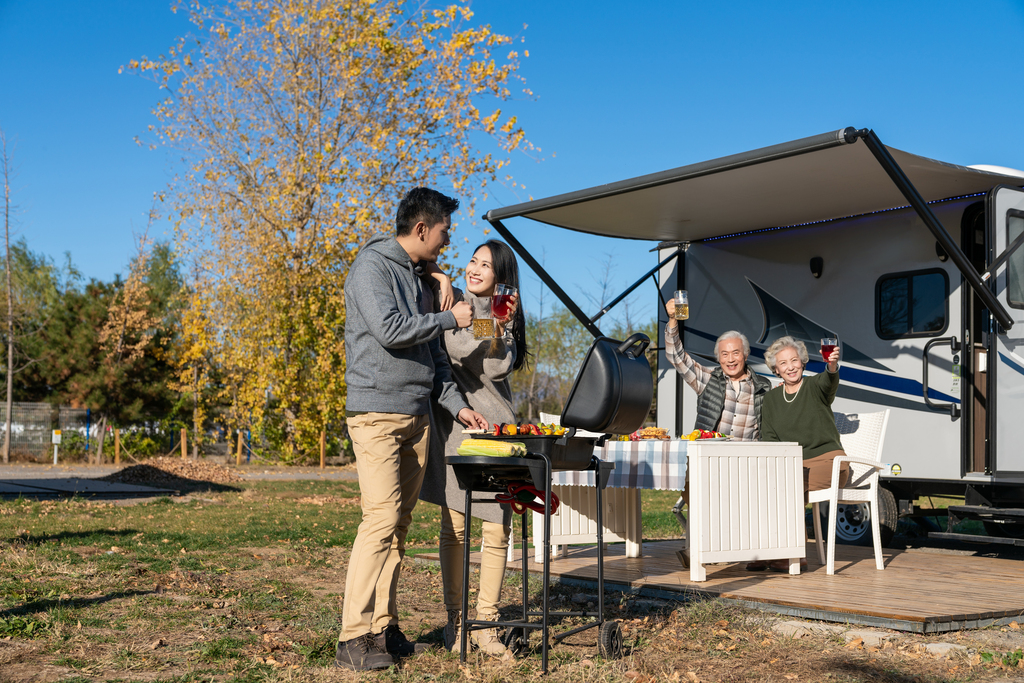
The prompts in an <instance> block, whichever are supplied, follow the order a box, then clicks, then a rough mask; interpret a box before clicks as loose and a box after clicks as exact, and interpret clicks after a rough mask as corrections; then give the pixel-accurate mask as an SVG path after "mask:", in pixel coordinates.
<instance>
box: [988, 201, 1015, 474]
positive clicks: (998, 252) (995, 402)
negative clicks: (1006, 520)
mask: <svg viewBox="0 0 1024 683" xmlns="http://www.w3.org/2000/svg"><path fill="white" fill-rule="evenodd" d="M986 213H987V214H988V220H989V221H990V226H991V228H992V229H991V230H990V231H989V234H990V235H992V237H993V241H994V242H993V243H994V247H995V250H994V253H995V258H993V260H992V263H991V264H990V265H989V268H988V275H989V276H990V277H991V278H994V279H995V293H996V296H997V297H998V299H999V301H1000V302H1001V303H1002V304H1003V306H1004V307H1005V308H1006V310H1007V311H1009V312H1010V316H1011V318H1012V320H1013V326H1012V327H1011V328H1010V329H1008V330H1006V329H1002V326H1000V325H999V324H998V323H996V322H995V321H992V323H991V324H992V325H993V326H994V327H995V332H996V334H995V339H994V342H995V343H994V348H993V351H994V352H995V357H994V358H990V359H989V363H988V367H989V372H990V378H989V381H990V382H992V379H994V380H995V382H994V385H995V392H994V393H992V394H990V397H989V398H990V404H991V406H992V412H993V413H994V415H993V416H992V417H991V418H990V419H992V420H993V422H994V424H993V423H992V422H990V424H992V425H993V427H994V432H995V452H994V454H993V456H994V457H993V458H992V463H993V464H992V469H993V472H994V474H996V475H997V476H1001V477H1007V476H1016V477H1019V476H1024V420H1022V419H1021V415H1024V247H1022V246H1021V245H1022V244H1024V191H1022V190H1021V189H1020V188H1016V187H1006V186H1000V187H996V188H994V189H993V190H992V191H991V192H990V193H989V195H988V200H987V206H986ZM990 386H992V384H990Z"/></svg>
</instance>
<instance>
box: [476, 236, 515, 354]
mask: <svg viewBox="0 0 1024 683" xmlns="http://www.w3.org/2000/svg"><path fill="white" fill-rule="evenodd" d="M482 247H487V248H488V249H490V250H491V268H492V269H493V270H494V281H495V283H501V284H506V285H509V286H510V287H515V288H516V291H517V292H518V293H519V302H518V304H519V305H518V306H516V315H515V318H514V319H513V321H512V340H513V342H514V343H515V345H516V362H515V363H514V364H513V365H512V369H513V370H518V369H519V368H521V367H523V366H524V365H527V359H526V354H527V353H528V350H527V348H526V314H525V313H524V312H523V292H522V289H521V288H520V287H519V263H518V262H517V261H516V255H515V254H514V253H513V252H512V248H511V247H509V246H508V245H507V244H505V243H504V242H502V241H500V240H487V241H486V242H484V243H483V244H481V245H480V246H479V247H477V248H476V249H474V250H473V253H474V254H475V253H476V252H478V251H480V249H481V248H482Z"/></svg>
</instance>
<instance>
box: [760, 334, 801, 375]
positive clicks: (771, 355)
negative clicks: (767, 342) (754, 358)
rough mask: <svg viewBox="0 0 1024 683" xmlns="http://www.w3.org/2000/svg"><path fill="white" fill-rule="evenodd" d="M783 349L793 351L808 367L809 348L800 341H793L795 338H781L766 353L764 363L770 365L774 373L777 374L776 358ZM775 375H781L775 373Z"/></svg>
mask: <svg viewBox="0 0 1024 683" xmlns="http://www.w3.org/2000/svg"><path fill="white" fill-rule="evenodd" d="M782 349H793V350H794V351H796V354H797V355H798V356H800V362H801V363H803V364H804V365H807V360H808V358H809V356H808V355H807V347H806V346H804V343H803V342H802V341H800V340H799V339H793V337H779V338H778V339H776V340H775V341H774V342H772V345H771V346H769V347H768V350H767V351H765V352H764V362H765V363H767V364H768V369H769V370H771V371H772V372H775V356H777V355H779V351H781V350H782ZM775 374H776V375H777V374H779V373H777V372H775Z"/></svg>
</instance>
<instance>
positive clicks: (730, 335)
mask: <svg viewBox="0 0 1024 683" xmlns="http://www.w3.org/2000/svg"><path fill="white" fill-rule="evenodd" d="M726 339H739V340H740V341H741V342H743V357H744V358H746V357H747V356H749V355H750V342H749V341H747V335H745V334H743V333H742V332H737V331H736V330H729V331H728V332H723V333H722V336H720V337H719V338H718V339H716V340H715V358H718V345H719V344H721V343H722V342H723V341H725V340H726Z"/></svg>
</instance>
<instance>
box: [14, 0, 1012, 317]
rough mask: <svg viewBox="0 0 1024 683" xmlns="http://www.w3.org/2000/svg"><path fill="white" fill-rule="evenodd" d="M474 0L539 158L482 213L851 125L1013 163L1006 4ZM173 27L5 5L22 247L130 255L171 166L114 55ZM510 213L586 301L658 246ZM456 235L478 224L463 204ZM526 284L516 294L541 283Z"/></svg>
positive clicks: (59, 4) (114, 264) (928, 149)
mask: <svg viewBox="0 0 1024 683" xmlns="http://www.w3.org/2000/svg"><path fill="white" fill-rule="evenodd" d="M473 9H474V11H475V12H476V13H477V18H478V19H479V20H480V21H481V22H484V23H490V24H491V25H492V26H493V27H494V28H495V29H496V30H498V31H500V32H503V33H506V34H511V35H516V36H521V37H523V38H525V42H523V43H521V44H519V48H520V49H522V48H525V49H527V50H529V54H530V56H529V58H527V59H524V60H523V68H522V75H523V76H524V77H525V79H526V85H527V86H528V87H530V88H531V89H532V90H533V92H534V93H535V95H536V96H535V97H534V98H532V99H526V98H523V99H520V100H518V101H516V102H514V103H511V104H510V105H508V106H507V107H506V109H507V110H508V111H514V112H515V113H517V114H518V115H519V117H520V121H521V122H522V124H523V126H524V128H525V130H526V132H527V135H528V137H529V138H530V139H531V140H532V141H533V142H534V143H535V144H537V145H538V146H539V147H540V148H541V149H542V152H541V154H540V155H539V156H540V157H541V158H542V160H541V161H539V162H535V161H533V160H530V159H526V158H517V159H516V160H515V161H514V163H513V166H512V168H511V171H512V173H513V174H514V175H515V177H516V179H517V180H518V181H519V182H521V183H523V184H524V185H525V186H526V189H525V191H524V190H517V192H512V191H509V190H505V189H499V190H498V191H496V192H494V193H493V194H492V197H491V199H490V200H488V201H485V202H483V203H482V204H481V206H480V207H479V208H480V209H481V210H483V209H487V208H492V207H494V206H496V205H505V204H510V203H516V202H518V201H522V200H525V199H528V198H530V197H533V198H541V197H545V196H549V195H552V194H558V193H561V192H567V191H571V190H576V189H582V188H585V187H590V186H593V185H596V184H600V183H604V182H610V181H615V180H620V179H623V178H628V177H632V176H636V175H640V174H644V173H650V172H654V171H659V170H664V169H667V168H673V167H676V166H681V165H685V164H688V163H693V162H697V161H703V160H706V159H711V158H715V157H719V156H724V155H727V154H732V153H736V152H740V151H744V150H748V149H753V148H757V147H763V146H766V145H770V144H775V143H778V142H784V141H787V140H792V139H796V138H800V137H805V136H808V135H813V134H817V133H823V132H826V131H831V130H836V129H839V128H842V127H845V126H856V127H870V128H873V129H874V130H875V131H876V132H877V133H878V134H879V136H880V137H881V139H882V140H883V141H884V142H885V143H887V144H888V145H891V146H894V147H898V148H900V149H904V150H907V151H910V152H914V153H917V154H921V155H924V156H929V157H933V158H936V159H941V160H943V161H949V162H953V163H958V164H977V163H987V164H996V165H1002V166H1009V167H1013V168H1024V134H1022V131H1021V122H1022V118H1024V117H1022V115H1021V112H1024V93H1022V88H1021V87H1020V81H1021V77H1020V75H1019V67H1020V63H1021V60H1020V46H1021V44H1022V42H1024V1H1022V0H991V1H986V2H974V3H966V2H952V1H943V0H930V1H913V2H898V1H895V0H888V1H885V2H848V3H822V2H779V3H765V2H752V1H747V0H737V1H735V2H728V3H713V2H690V1H688V0H677V1H672V2H667V1H666V2H655V1H651V2H634V3H627V2H621V1H605V0H590V1H587V2H584V1H582V0H579V1H577V0H563V1H559V2H551V0H544V1H541V0H518V1H517V2H506V1H503V0H486V1H484V0H477V2H475V3H474V6H473ZM524 24H526V25H527V27H526V28H525V29H524V28H523V25H524ZM188 30H189V25H188V23H187V21H186V19H185V17H184V16H183V15H182V14H178V15H175V14H172V13H171V12H170V11H169V2H168V1H165V0H87V1H85V2H83V1H82V0H75V1H72V0H0V127H2V128H3V130H4V131H5V133H6V134H7V136H8V139H9V141H10V142H12V143H13V145H14V147H13V157H14V161H15V164H16V169H17V172H18V175H17V177H16V178H15V182H14V191H15V195H14V200H15V202H16V204H17V214H16V227H17V230H18V231H19V233H20V235H23V236H24V237H25V238H26V239H27V240H28V243H29V246H30V248H31V249H33V250H34V251H37V252H42V253H46V254H48V255H50V256H53V257H54V258H55V259H57V260H59V259H60V258H61V255H62V254H63V253H64V252H65V251H68V252H70V253H71V256H72V259H73V260H74V262H75V263H76V264H77V266H78V267H79V268H80V269H81V270H82V271H83V273H84V274H85V275H86V276H87V277H95V278H99V279H104V280H109V279H111V278H112V277H113V276H114V274H115V273H118V272H124V271H125V269H126V267H127V263H128V259H129V257H130V255H131V253H132V251H133V240H132V233H133V231H135V232H138V231H140V230H141V229H142V228H143V227H144V226H145V222H146V212H147V210H148V209H149V207H150V204H151V198H152V195H153V193H154V192H155V191H158V190H161V189H163V188H164V187H165V185H166V183H167V181H168V179H169V177H170V174H171V171H172V167H171V159H170V158H169V157H167V156H165V154H164V153H163V152H162V151H156V152H154V151H150V150H148V149H145V148H140V147H137V146H136V145H135V143H134V142H133V140H132V139H133V137H134V136H135V135H138V134H141V133H143V132H144V131H145V128H146V126H147V125H148V124H149V123H151V122H152V118H151V115H150V110H151V108H152V106H153V104H154V103H155V102H156V101H157V98H158V93H157V91H156V89H155V87H154V86H153V85H152V84H151V83H149V82H148V81H144V80H142V79H140V78H138V77H135V76H131V75H128V74H125V75H118V73H117V70H118V67H119V66H120V65H122V64H125V63H127V62H128V60H130V59H132V58H136V57H139V56H142V55H147V56H155V55H157V54H160V53H161V52H163V51H165V50H166V48H167V47H169V46H170V45H171V44H172V43H173V42H174V39H175V37H176V36H178V35H180V34H182V33H184V32H187V31H188ZM509 225H510V227H511V228H512V229H513V232H515V233H516V234H517V235H518V236H519V237H520V239H521V240H522V241H523V242H524V243H525V244H526V245H527V246H529V247H530V248H531V249H533V250H534V251H536V252H537V253H540V252H541V251H543V253H544V254H545V260H546V263H547V264H548V266H549V269H550V270H551V271H552V273H553V274H555V276H556V278H557V279H558V280H559V281H561V282H563V284H564V286H565V287H566V289H567V290H568V291H569V292H570V293H571V294H573V295H574V296H577V297H578V298H579V299H580V300H581V302H582V303H583V304H584V309H585V310H588V311H593V310H595V307H594V306H593V305H592V304H590V303H589V302H588V301H587V295H588V294H590V295H591V296H592V295H593V294H594V291H595V289H596V288H597V282H598V281H599V280H600V279H601V278H602V274H603V272H604V262H605V261H606V260H607V258H608V255H609V254H612V253H614V254H615V259H614V262H613V263H614V269H613V271H612V278H611V279H612V284H613V286H614V287H616V288H618V289H621V288H623V287H625V286H626V285H627V284H629V283H630V282H632V281H633V280H634V279H635V278H636V277H638V276H639V275H640V274H642V273H643V272H644V271H645V270H647V269H648V268H650V267H652V266H653V265H654V263H655V261H654V257H653V255H651V254H648V253H647V250H648V249H649V248H650V247H651V246H652V245H651V244H648V243H623V242H613V241H610V240H603V239H597V238H586V237H584V236H581V235H579V234H576V233H565V232H563V233H559V232H558V231H552V230H551V229H549V228H545V227H542V226H531V225H529V223H528V222H518V223H517V222H511V223H510V224H509ZM166 230H167V226H166V224H162V225H160V226H158V228H157V230H156V232H157V233H158V234H157V235H156V236H157V237H159V236H161V234H166ZM457 234H458V235H459V236H460V237H464V238H467V239H468V240H469V241H470V242H471V243H476V242H478V241H479V240H481V239H482V235H481V233H480V226H479V225H477V226H473V225H470V224H469V221H467V220H463V221H462V222H461V223H460V224H459V225H457ZM168 236H169V235H168ZM465 251H466V250H463V253H465ZM466 258H468V255H466ZM528 280H529V284H528V285H527V287H526V288H525V289H526V290H527V291H526V292H525V294H526V298H525V301H526V303H527V305H529V302H530V301H531V299H533V300H536V296H537V292H538V291H539V287H540V285H539V283H538V281H537V280H536V279H535V278H528ZM641 292H642V293H641V294H640V295H639V296H638V297H635V298H634V300H633V313H634V315H639V316H640V317H646V318H650V317H651V316H653V315H654V310H655V309H654V306H655V303H654V300H655V295H654V292H653V288H652V287H650V286H647V287H645V288H643V289H642V290H641ZM548 301H549V302H550V301H551V298H550V297H549V298H548Z"/></svg>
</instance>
